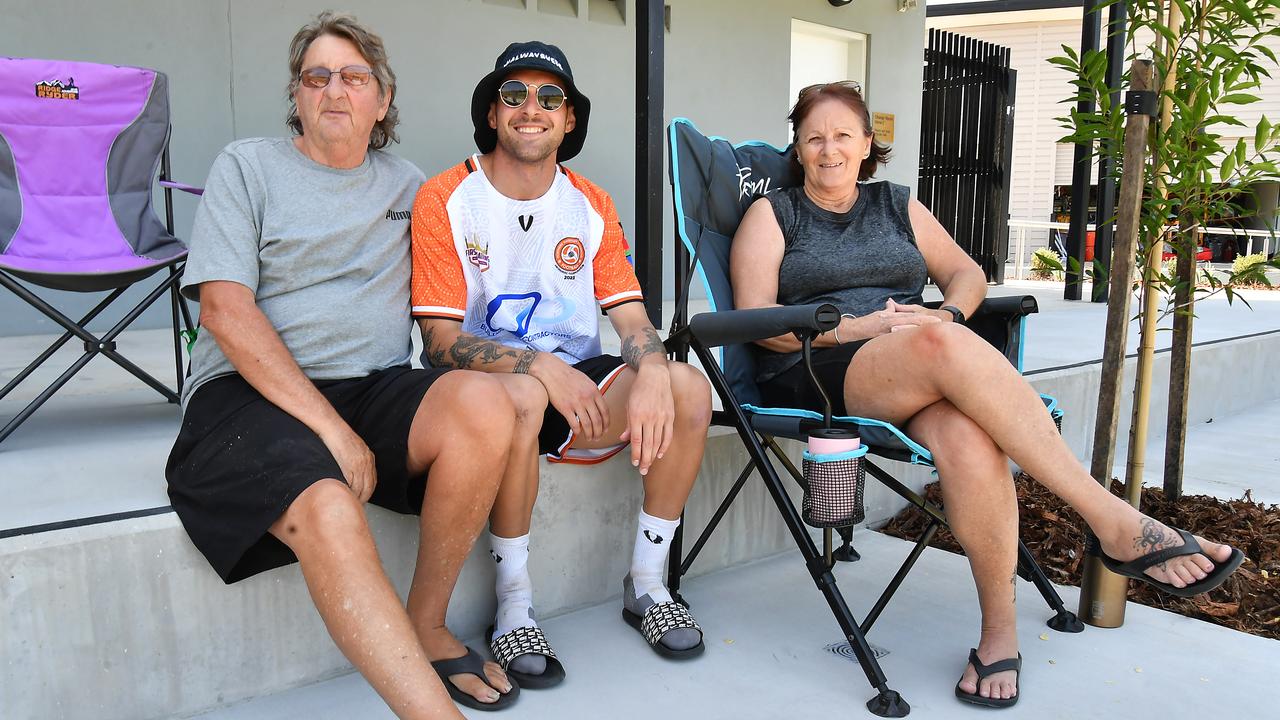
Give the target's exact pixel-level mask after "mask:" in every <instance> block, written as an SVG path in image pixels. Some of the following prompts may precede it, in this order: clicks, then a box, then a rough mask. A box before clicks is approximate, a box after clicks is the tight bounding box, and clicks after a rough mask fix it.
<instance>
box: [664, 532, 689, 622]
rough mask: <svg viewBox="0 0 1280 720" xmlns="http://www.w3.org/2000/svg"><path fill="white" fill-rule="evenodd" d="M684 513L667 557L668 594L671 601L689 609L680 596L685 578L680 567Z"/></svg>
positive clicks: (673, 536) (672, 537)
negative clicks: (681, 582)
mask: <svg viewBox="0 0 1280 720" xmlns="http://www.w3.org/2000/svg"><path fill="white" fill-rule="evenodd" d="M683 546H684V512H683V511H682V512H681V513H680V524H679V525H678V526H676V532H675V535H672V536H671V549H670V550H669V551H668V553H669V555H668V557H667V592H669V593H671V599H672V600H675V601H676V602H678V603H680V604H681V605H683V606H685V607H689V603H687V602H685V600H684V597H682V596H681V595H680V578H681V577H683V576H684V572H683V570H682V568H681V567H680V558H681V553H682V552H683V550H684V547H683Z"/></svg>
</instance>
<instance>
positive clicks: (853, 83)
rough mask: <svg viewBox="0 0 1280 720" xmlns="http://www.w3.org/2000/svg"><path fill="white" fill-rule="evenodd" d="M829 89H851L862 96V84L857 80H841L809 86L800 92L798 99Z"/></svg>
mask: <svg viewBox="0 0 1280 720" xmlns="http://www.w3.org/2000/svg"><path fill="white" fill-rule="evenodd" d="M829 87H842V88H849V89H850V90H853V91H854V92H856V93H858V94H859V95H861V94H862V83H860V82H858V81H857V80H839V81H836V82H829V83H816V84H813V85H809V86H807V87H805V88H804V89H803V90H801V91H800V95H799V96H797V99H799V98H802V97H804V96H805V95H808V94H809V93H811V92H817V91H822V90H825V89H827V88H829Z"/></svg>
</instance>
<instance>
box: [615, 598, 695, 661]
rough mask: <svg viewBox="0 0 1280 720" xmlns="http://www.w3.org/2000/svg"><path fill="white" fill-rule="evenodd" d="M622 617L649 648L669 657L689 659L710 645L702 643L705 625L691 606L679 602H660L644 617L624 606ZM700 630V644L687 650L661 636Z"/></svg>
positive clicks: (649, 608)
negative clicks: (699, 623) (690, 611)
mask: <svg viewBox="0 0 1280 720" xmlns="http://www.w3.org/2000/svg"><path fill="white" fill-rule="evenodd" d="M622 619H623V620H625V621H626V622H627V624H628V625H630V626H631V627H633V628H635V629H636V631H637V632H639V633H640V634H641V635H642V636H643V637H644V640H645V642H647V643H649V647H651V648H653V651H654V652H656V653H658V654H659V655H661V656H662V657H664V658H667V659H668V660H689V659H691V658H695V657H698V656H699V655H701V654H702V652H703V651H704V650H706V649H707V646H706V644H705V643H704V642H702V638H701V635H702V628H701V627H699V626H698V621H696V620H694V619H693V615H691V614H690V613H689V609H688V608H686V607H685V606H684V605H681V604H680V603H677V602H660V603H655V604H653V605H650V606H649V607H648V608H647V609H646V610H645V611H644V616H643V617H641V616H639V615H637V614H635V613H633V612H631V611H630V610H628V609H626V608H625V607H624V608H622ZM677 629H683V630H697V631H698V635H699V638H698V644H697V645H694V646H693V647H691V648H686V649H684V650H674V649H672V648H669V647H667V646H666V645H663V644H662V636H664V635H666V634H667V633H668V632H669V631H671V630H677Z"/></svg>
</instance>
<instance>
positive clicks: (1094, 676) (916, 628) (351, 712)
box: [199, 532, 1280, 720]
mask: <svg viewBox="0 0 1280 720" xmlns="http://www.w3.org/2000/svg"><path fill="white" fill-rule="evenodd" d="M857 542H858V545H859V547H860V548H861V550H862V555H863V559H862V560H861V561H860V562H857V563H852V564H844V563H842V564H840V565H838V566H837V567H836V576H837V578H838V582H839V587H840V588H841V590H842V591H843V593H844V595H845V597H846V598H847V599H848V601H849V603H850V605H851V606H852V608H853V610H854V612H855V614H857V615H859V616H860V615H862V614H863V613H865V612H866V610H867V608H869V607H870V606H871V604H872V603H873V601H874V600H875V597H876V595H877V594H878V593H879V591H880V588H881V586H882V585H883V584H884V583H885V582H886V581H887V580H888V579H889V577H890V576H892V574H893V572H894V570H895V569H896V568H897V565H898V563H899V562H901V560H902V559H903V557H904V556H905V555H906V553H907V552H908V551H909V550H910V547H911V545H910V544H909V543H907V542H904V541H901V540H897V539H895V538H890V537H887V536H884V535H880V534H879V533H874V532H860V533H859V534H858V540H857ZM1060 590H1061V593H1062V595H1063V598H1064V601H1065V602H1066V604H1067V607H1069V608H1072V609H1074V608H1075V607H1076V605H1077V602H1078V600H1077V591H1076V589H1075V588H1070V587H1064V588H1061V589H1060ZM685 596H686V598H687V599H688V600H689V602H690V604H691V607H692V611H693V612H694V614H695V615H696V617H697V618H698V621H699V623H701V624H702V626H703V627H704V629H705V630H706V644H707V651H706V653H705V654H704V655H703V656H702V657H700V658H698V659H696V660H693V661H689V662H684V663H673V662H669V661H665V660H663V659H661V658H659V657H658V656H657V655H655V654H654V653H653V652H651V651H650V650H649V649H648V647H646V646H645V645H644V643H643V641H642V640H641V638H640V637H639V636H638V635H637V634H636V633H635V631H633V630H632V629H631V628H629V627H627V626H626V625H624V624H623V623H622V622H621V620H620V619H619V618H618V607H617V601H616V600H615V599H611V600H608V601H606V602H604V603H601V604H599V605H596V606H593V607H589V608H583V609H580V610H577V611H574V612H571V613H567V614H565V615H561V616H560V617H557V618H555V619H552V620H550V621H548V622H546V623H544V624H543V625H544V627H545V629H546V632H547V634H548V636H549V637H550V638H551V641H552V642H553V643H554V644H555V647H556V652H557V653H558V654H559V655H560V657H561V658H562V659H563V661H564V664H565V669H566V674H567V676H566V680H565V683H564V684H563V685H562V686H560V687H557V688H554V689H551V690H542V691H526V692H523V693H522V694H521V697H520V699H519V701H518V702H517V703H516V705H515V706H514V707H513V708H512V709H510V710H507V711H504V712H503V713H502V717H503V718H509V719H510V720H524V719H527V718H559V719H562V720H580V719H581V720H588V719H589V720H596V719H597V718H601V717H608V718H611V719H613V720H651V719H652V718H680V719H682V720H683V719H684V718H700V719H706V720H729V719H730V718H735V719H736V718H745V719H748V720H757V719H763V718H806V719H807V718H828V717H830V718H848V717H853V718H863V717H865V718H872V717H874V716H872V715H870V714H869V713H867V712H866V710H865V709H863V707H862V704H863V703H864V702H865V701H866V700H868V699H869V698H870V697H871V696H872V695H873V693H872V691H871V688H870V686H869V685H868V684H867V682H866V680H865V677H864V676H863V673H862V671H861V669H860V668H859V667H858V666H857V665H856V664H855V663H853V662H851V661H850V660H849V659H847V657H846V656H845V655H840V654H836V652H833V651H832V649H833V647H834V648H836V649H837V650H838V649H839V648H838V646H839V645H840V644H841V641H842V640H843V638H842V637H841V633H840V630H839V628H838V627H837V626H836V624H835V621H834V620H833V619H832V617H831V614H830V611H829V610H828V609H827V607H826V604H825V603H824V602H823V600H822V596H821V595H820V594H819V593H818V592H817V591H816V590H815V589H814V587H813V583H812V581H811V580H810V579H809V576H808V573H807V572H805V569H804V566H803V563H801V562H800V560H799V557H798V556H796V554H795V553H793V552H788V553H783V554H781V555H779V556H777V557H775V558H770V559H767V560H764V561H761V562H757V563H751V564H748V565H745V566H741V567H737V568H733V569H730V570H726V571H722V572H717V573H713V574H710V575H706V576H703V577H700V578H698V579H696V580H694V581H693V582H691V583H689V585H688V586H687V588H686V591H685ZM1017 606H1018V608H1017V610H1018V625H1019V639H1020V640H1021V652H1022V655H1023V672H1022V684H1021V690H1022V697H1021V699H1020V701H1019V702H1018V704H1017V706H1016V707H1014V708H1011V709H1009V710H1003V711H1001V713H1000V717H1001V718H1006V717H1007V718H1014V719H1015V720H1016V719H1017V718H1035V719H1036V720H1041V719H1045V718H1053V719H1059V718H1060V719H1063V720H1066V719H1067V718H1115V717H1132V718H1161V717H1168V718H1187V717H1239V718H1262V717H1269V716H1271V715H1272V714H1274V713H1273V711H1271V710H1267V708H1268V707H1271V701H1270V698H1269V697H1268V694H1267V693H1265V692H1258V688H1259V687H1265V686H1266V684H1267V683H1269V682H1272V674H1273V673H1274V670H1273V668H1274V667H1275V664H1276V663H1277V662H1280V642H1276V641H1274V640H1268V639H1265V638H1260V637H1255V636H1252V635H1246V634H1244V633H1239V632H1235V631H1232V630H1227V629H1226V628H1222V627H1218V626H1215V625H1209V624H1207V623H1203V622H1199V621H1196V620H1191V619H1189V618H1185V617H1182V616H1179V615H1174V614H1172V613H1167V612H1164V611H1161V610H1157V609H1155V608H1149V607H1145V606H1142V605H1132V604H1131V605H1129V607H1128V609H1127V612H1126V617H1125V624H1124V626H1123V627H1121V628H1118V629H1112V630H1103V629H1098V628H1086V629H1085V631H1084V632H1083V633H1080V634H1078V635H1068V634H1063V633H1058V632H1054V631H1052V630H1050V629H1048V628H1047V627H1045V625H1044V621H1045V620H1046V619H1047V618H1048V617H1049V613H1048V612H1047V610H1046V607H1045V605H1044V603H1043V602H1042V601H1041V599H1040V596H1039V594H1038V593H1037V592H1036V591H1035V588H1034V587H1033V586H1032V585H1030V584H1029V583H1026V582H1024V581H1022V580H1019V581H1018V600H1017ZM977 637H978V609H977V597H976V593H975V592H974V590H973V581H972V578H971V577H970V575H969V568H968V564H967V563H966V562H965V560H964V558H962V557H959V556H957V555H952V554H950V553H945V552H942V551H939V550H926V551H925V552H924V554H923V555H922V557H921V559H920V562H919V564H918V565H917V567H916V569H915V571H914V572H913V573H912V575H911V576H910V578H909V579H908V580H907V582H906V584H905V585H904V586H903V588H902V589H901V591H900V592H899V593H898V595H897V596H896V597H895V599H894V602H893V603H891V604H890V605H889V608H888V609H887V610H886V612H885V614H884V616H883V617H882V618H881V619H880V620H879V621H878V622H877V623H876V625H875V626H874V628H873V629H872V631H871V634H870V636H869V640H870V642H871V643H872V644H873V645H874V646H876V647H877V648H878V649H880V650H881V651H884V652H887V655H885V656H884V657H882V658H881V663H882V667H883V669H884V672H885V675H886V676H887V678H888V681H889V683H888V684H889V686H890V687H891V688H893V689H894V690H897V691H898V692H900V693H901V694H902V696H903V698H905V699H906V701H907V702H908V703H910V704H911V709H912V714H911V715H910V717H913V718H915V717H919V718H934V719H937V720H943V719H946V720H950V719H953V718H978V717H981V716H982V713H981V711H980V709H975V708H973V707H972V706H968V705H963V704H961V703H959V702H957V701H956V699H955V697H954V696H953V695H952V688H953V687H954V685H955V683H956V681H957V680H958V679H959V677H960V673H961V671H962V670H963V668H964V660H965V656H966V653H967V652H968V648H970V647H972V646H973V645H974V644H975V641H976V639H977ZM463 712H464V714H465V715H466V716H467V717H470V718H476V719H478V718H482V717H486V716H488V714H487V713H483V712H477V711H471V710H465V709H464V710H463ZM393 717H394V715H392V714H391V712H390V711H389V710H388V709H387V707H386V705H385V704H383V702H382V701H381V699H380V698H378V696H377V695H376V694H375V693H374V692H373V690H372V689H371V688H370V687H369V685H368V684H367V683H365V682H364V680H363V678H361V677H360V676H359V675H357V674H348V675H344V676H341V677H337V678H333V679H330V680H327V681H322V682H319V683H316V684H313V685H308V686H304V687H300V688H296V689H293V690H287V691H283V692H279V693H272V694H270V695H266V696H263V697H259V698H254V699H253V700H250V701H248V702H244V703H240V704H236V705H231V706H228V707H224V708H219V709H216V710H214V711H212V712H209V713H207V714H203V715H200V716H199V718H200V720H347V719H348V718H362V719H368V720H391V719H392V718H393Z"/></svg>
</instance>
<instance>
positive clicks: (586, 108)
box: [471, 41, 591, 162]
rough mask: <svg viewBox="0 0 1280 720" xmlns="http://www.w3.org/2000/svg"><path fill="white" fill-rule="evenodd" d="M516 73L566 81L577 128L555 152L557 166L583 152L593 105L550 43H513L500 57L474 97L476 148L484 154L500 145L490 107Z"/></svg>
mask: <svg viewBox="0 0 1280 720" xmlns="http://www.w3.org/2000/svg"><path fill="white" fill-rule="evenodd" d="M516 70H541V71H543V72H548V73H551V74H552V75H555V76H556V77H558V78H560V79H561V80H562V81H564V84H565V88H564V91H565V93H567V94H568V97H569V102H570V103H572V104H573V116H574V120H575V125H574V128H573V131H572V132H569V133H566V134H565V136H564V141H563V142H561V143H560V149H559V150H558V151H557V152H556V162H564V161H565V160H568V159H569V158H571V157H573V156H575V155H577V154H578V152H579V151H581V150H582V143H583V142H585V141H586V139H587V120H589V119H590V117H591V101H590V100H589V99H587V96H586V95H583V94H582V93H581V92H579V91H578V87H577V86H576V85H574V84H573V70H572V69H570V68H569V59H568V58H566V57H565V56H564V53H563V52H561V51H560V48H558V47H556V46H555V45H548V44H547V43H542V42H537V41H532V42H522V43H511V44H510V45H508V46H507V49H506V50H503V51H502V54H501V55H499V56H498V60H497V61H496V62H494V64H493V72H491V73H489V74H488V75H485V76H484V77H483V78H481V79H480V83H479V84H477V85H476V90H475V92H473V93H472V94H471V123H472V124H473V125H474V126H475V129H476V132H475V139H476V147H477V148H479V149H480V152H482V153H491V152H493V149H494V148H495V147H497V145H498V131H497V130H494V129H493V128H491V127H489V105H490V104H492V103H493V102H494V101H495V100H496V99H497V97H498V86H499V85H501V84H502V81H503V80H505V79H506V77H507V75H509V74H511V73H512V72H514V71H516Z"/></svg>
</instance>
